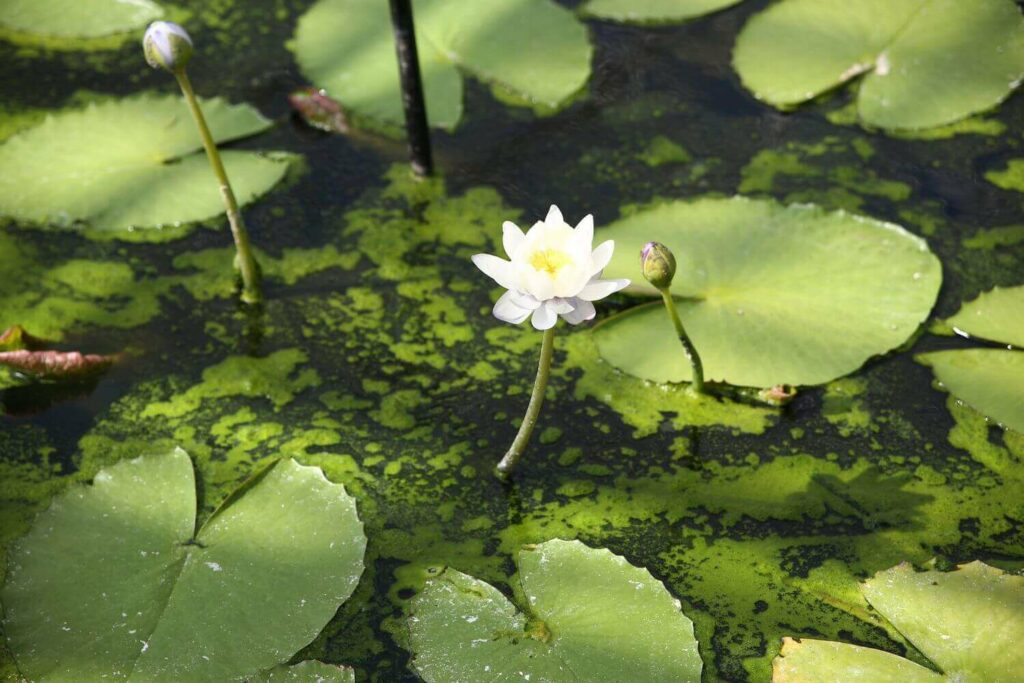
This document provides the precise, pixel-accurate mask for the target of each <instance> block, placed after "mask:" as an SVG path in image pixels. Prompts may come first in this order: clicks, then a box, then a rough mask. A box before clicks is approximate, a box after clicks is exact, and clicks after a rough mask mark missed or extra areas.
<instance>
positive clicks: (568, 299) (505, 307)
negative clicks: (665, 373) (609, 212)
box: [473, 206, 629, 330]
mask: <svg viewBox="0 0 1024 683" xmlns="http://www.w3.org/2000/svg"><path fill="white" fill-rule="evenodd" d="M502 228H503V236H502V243H503V246H504V247H505V253H506V254H507V255H508V257H509V259H511V260H509V261H506V260H504V259H501V258H498V257H497V256H493V255H491V254H476V255H475V256H474V257H473V263H474V264H476V267H477V268H479V269H480V270H482V271H483V272H484V273H485V274H486V275H488V276H489V277H491V278H493V279H494V281H495V282H497V283H498V284H499V285H501V286H502V287H505V288H506V289H508V291H507V292H505V294H503V295H502V297H501V298H500V299H498V302H497V303H496V304H494V317H496V318H497V319H498V320H503V321H505V322H507V323H514V324H517V325H518V324H519V323H521V322H523V321H524V320H526V319H527V318H529V317H530V316H531V315H532V316H533V318H532V320H531V322H532V323H533V326H534V327H535V328H537V329H538V330H547V329H550V328H551V327H553V326H554V324H555V323H556V322H557V321H558V316H562V317H563V318H564V319H565V321H566V322H567V323H569V324H571V325H578V324H580V323H581V322H583V321H584V320H590V319H591V318H593V317H594V315H595V313H596V311H595V310H594V304H593V303H591V302H593V301H597V300H598V299H603V298H605V297H606V296H608V295H609V294H612V293H613V292H617V291H619V290H620V289H622V288H623V287H626V286H627V285H628V284H629V280H602V279H601V273H602V271H603V270H604V268H605V266H607V265H608V262H609V261H611V259H612V252H614V251H615V243H614V242H613V241H612V240H608V241H607V242H602V243H601V244H600V245H599V246H598V247H597V249H593V244H594V217H593V216H589V215H588V216H586V217H584V219H583V220H581V221H580V223H579V225H577V226H576V228H575V229H573V228H572V227H571V226H570V225H569V224H568V223H566V222H565V220H564V219H563V218H562V212H561V211H559V210H558V207H557V206H552V207H551V209H550V210H549V211H548V215H547V218H545V219H544V220H543V221H538V222H537V223H535V224H534V225H533V227H532V228H530V230H529V232H527V233H525V234H523V231H522V230H520V229H519V226H517V225H516V224H515V223H513V222H511V221H505V224H504V225H503V226H502Z"/></svg>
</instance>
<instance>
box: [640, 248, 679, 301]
mask: <svg viewBox="0 0 1024 683" xmlns="http://www.w3.org/2000/svg"><path fill="white" fill-rule="evenodd" d="M640 269H641V270H642V271H643V274H644V278H645V279H646V280H647V281H648V282H650V283H651V284H652V285H654V286H655V288H657V289H659V290H663V289H668V287H669V285H671V284H672V278H674V277H675V276H676V257H675V256H673V255H672V252H671V251H670V250H669V248H668V247H666V246H665V245H664V244H662V243H660V242H648V243H647V244H645V245H644V248H643V249H642V250H641V251H640Z"/></svg>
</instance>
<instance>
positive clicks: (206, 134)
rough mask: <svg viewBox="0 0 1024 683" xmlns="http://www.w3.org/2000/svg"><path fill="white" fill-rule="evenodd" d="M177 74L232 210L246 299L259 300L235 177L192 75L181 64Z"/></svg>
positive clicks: (230, 217)
mask: <svg viewBox="0 0 1024 683" xmlns="http://www.w3.org/2000/svg"><path fill="white" fill-rule="evenodd" d="M174 77H175V78H177V79H178V85H180V86H181V92H182V93H183V94H184V95H185V101H186V102H187V103H188V108H189V110H190V111H191V112H192V118H193V119H195V121H196V126H197V127H198V128H199V137H201V138H202V140H203V148H204V149H206V156H207V157H208V158H209V159H210V166H212V167H213V173H214V175H216V176H217V182H218V183H220V195H221V197H222V198H223V199H224V208H225V210H226V212H227V214H228V223H229V224H230V225H231V235H232V236H233V237H234V238H235V249H236V250H237V251H238V269H239V270H240V271H241V273H242V301H244V302H245V303H247V304H258V303H259V302H260V301H261V300H262V298H263V296H262V294H261V293H260V270H259V265H257V263H256V257H255V256H253V253H252V246H251V245H250V244H249V233H248V232H246V230H245V223H243V222H242V212H241V211H239V209H238V200H236V199H235V193H234V191H233V190H232V189H231V181H229V180H228V174H227V171H225V170H224V162H222V161H221V159H220V152H218V151H217V144H216V143H215V142H214V141H213V136H212V135H211V134H210V128H209V127H208V126H207V125H206V117H204V116H203V110H202V109H200V108H199V101H198V100H197V99H196V95H195V93H194V92H193V91H192V83H191V82H190V81H189V79H188V74H186V73H185V69H183V68H179V69H177V70H175V71H174Z"/></svg>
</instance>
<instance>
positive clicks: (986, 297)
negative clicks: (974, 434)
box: [917, 285, 1024, 432]
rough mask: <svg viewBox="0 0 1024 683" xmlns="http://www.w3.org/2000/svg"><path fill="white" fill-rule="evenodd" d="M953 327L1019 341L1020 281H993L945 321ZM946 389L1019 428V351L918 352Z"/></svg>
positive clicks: (1022, 330) (1023, 335) (1023, 381)
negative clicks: (1016, 283) (1009, 283)
mask: <svg viewBox="0 0 1024 683" xmlns="http://www.w3.org/2000/svg"><path fill="white" fill-rule="evenodd" d="M946 322H947V324H949V325H950V326H952V327H953V328H954V329H955V330H957V332H959V333H961V334H963V335H966V336H971V337H978V338H980V339H987V340H990V341H994V342H999V343H1001V344H1008V345H1012V346H1018V347H1024V285H1022V286H1020V287H1010V288H1000V287H996V288H995V289H993V290H992V291H990V292H986V293H985V294H982V295H981V296H979V297H978V298H977V299H975V300H974V301H971V302H969V303H966V304H964V306H963V307H962V308H961V309H960V311H959V312H958V313H957V314H956V315H955V316H953V317H952V318H950V319H949V320H947V321H946ZM917 360H919V361H920V362H922V363H924V364H926V365H929V366H931V368H932V370H933V371H934V372H935V377H936V379H938V380H939V383H940V384H941V385H942V386H943V387H945V388H946V389H948V390H949V391H950V393H952V394H953V395H955V396H957V397H958V398H960V399H962V400H963V401H965V402H967V403H968V404H969V405H971V406H972V407H974V408H975V409H976V410H979V411H980V412H982V413H984V414H985V415H988V416H989V417H991V418H993V419H994V420H996V421H997V422H999V423H1000V424H1002V425H1003V426H1005V427H1009V428H1010V429H1014V430H1016V431H1018V432H1024V351H1012V350H1002V349H964V350H956V351H936V352H933V353H922V354H920V355H918V356H917Z"/></svg>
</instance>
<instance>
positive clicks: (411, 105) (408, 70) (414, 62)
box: [390, 0, 434, 175]
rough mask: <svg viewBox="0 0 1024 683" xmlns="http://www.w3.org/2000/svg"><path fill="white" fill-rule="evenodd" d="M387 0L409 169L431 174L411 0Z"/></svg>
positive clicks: (431, 167)
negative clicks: (407, 146)
mask: <svg viewBox="0 0 1024 683" xmlns="http://www.w3.org/2000/svg"><path fill="white" fill-rule="evenodd" d="M390 1H391V24H392V26H393V27H394V30H395V50H396V52H398V72H399V77H400V79H401V82H402V104H403V106H404V107H405V129H406V132H407V134H408V136H409V154H410V156H411V163H412V170H413V171H414V172H415V173H416V174H417V175H430V173H431V171H432V170H433V166H434V163H433V161H432V160H431V155H430V129H429V128H428V127H427V106H426V103H425V102H424V101H423V80H422V79H421V78H420V60H419V55H418V54H417V52H416V31H415V29H414V28H413V20H412V4H411V0H390Z"/></svg>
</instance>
